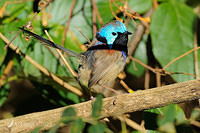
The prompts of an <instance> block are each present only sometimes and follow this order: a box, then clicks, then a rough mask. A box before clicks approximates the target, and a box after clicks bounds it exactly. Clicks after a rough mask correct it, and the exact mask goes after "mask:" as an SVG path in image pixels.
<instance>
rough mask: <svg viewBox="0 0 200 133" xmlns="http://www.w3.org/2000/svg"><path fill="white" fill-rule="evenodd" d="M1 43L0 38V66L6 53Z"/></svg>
mask: <svg viewBox="0 0 200 133" xmlns="http://www.w3.org/2000/svg"><path fill="white" fill-rule="evenodd" d="M3 44H4V42H3V40H1V39H0V66H1V65H2V63H3V61H4V59H5V57H6V53H7V49H4V47H5V46H6V45H3Z"/></svg>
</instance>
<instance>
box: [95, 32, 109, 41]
mask: <svg viewBox="0 0 200 133" xmlns="http://www.w3.org/2000/svg"><path fill="white" fill-rule="evenodd" d="M96 38H97V40H98V41H100V42H102V43H107V40H106V38H105V37H102V36H101V35H100V34H99V33H97V34H96Z"/></svg>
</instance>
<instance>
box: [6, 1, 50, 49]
mask: <svg viewBox="0 0 200 133" xmlns="http://www.w3.org/2000/svg"><path fill="white" fill-rule="evenodd" d="M52 1H53V0H49V1H48V2H47V3H46V4H45V5H44V6H43V7H42V8H41V10H40V11H42V10H44V8H45V7H46V6H47V5H49V3H51V2H52ZM38 13H39V12H35V15H34V16H33V18H32V19H31V20H30V21H28V22H27V23H26V24H25V25H24V26H23V27H26V26H27V25H29V24H30V23H32V21H33V20H34V19H35V17H36V16H37V14H38ZM20 32H21V30H19V31H18V33H17V35H16V36H15V37H14V38H13V39H12V40H11V41H10V42H9V43H7V45H6V46H5V47H4V49H6V48H7V47H8V46H9V45H10V44H11V43H12V42H13V41H14V40H15V39H16V38H17V37H18V36H19V33H20Z"/></svg>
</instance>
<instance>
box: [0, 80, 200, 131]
mask: <svg viewBox="0 0 200 133" xmlns="http://www.w3.org/2000/svg"><path fill="white" fill-rule="evenodd" d="M114 99H115V98H114V97H109V98H104V99H103V107H102V112H101V113H102V115H101V118H104V117H111V116H117V115H121V114H123V113H130V112H134V111H140V110H144V109H151V108H157V107H162V106H166V105H168V104H169V103H182V102H186V101H191V100H196V99H200V80H198V79H196V80H191V81H186V82H182V83H176V84H172V85H167V86H163V87H157V88H153V89H148V90H143V91H136V92H134V93H130V94H122V95H118V96H117V99H116V101H115V104H114V105H113V100H114ZM67 107H73V108H74V109H75V110H76V113H77V116H78V117H82V118H91V113H92V105H91V101H88V102H84V103H79V104H75V105H71V106H67ZM67 107H62V108H58V109H53V110H48V111H43V112H38V113H31V114H27V115H23V116H18V117H15V118H10V119H5V120H0V132H8V131H9V130H11V132H15V133H18V132H30V131H31V130H33V129H34V128H36V127H39V126H42V130H45V129H46V130H47V129H49V128H51V127H52V126H54V124H55V123H56V122H57V121H59V119H60V117H61V114H62V112H63V110H64V109H66V108H67ZM10 124H12V126H10Z"/></svg>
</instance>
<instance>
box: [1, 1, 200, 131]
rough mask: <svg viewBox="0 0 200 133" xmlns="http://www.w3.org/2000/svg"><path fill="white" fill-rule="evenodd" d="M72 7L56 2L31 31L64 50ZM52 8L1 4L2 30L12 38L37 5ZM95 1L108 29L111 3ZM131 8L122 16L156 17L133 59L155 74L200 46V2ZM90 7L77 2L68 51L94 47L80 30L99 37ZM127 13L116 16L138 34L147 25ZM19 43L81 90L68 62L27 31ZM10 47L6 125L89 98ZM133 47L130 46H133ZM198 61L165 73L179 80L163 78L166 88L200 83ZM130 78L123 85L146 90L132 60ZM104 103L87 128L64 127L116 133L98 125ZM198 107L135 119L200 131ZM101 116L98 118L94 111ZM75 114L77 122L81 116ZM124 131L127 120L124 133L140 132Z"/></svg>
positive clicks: (154, 126) (161, 127)
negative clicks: (16, 118) (8, 121)
mask: <svg viewBox="0 0 200 133" xmlns="http://www.w3.org/2000/svg"><path fill="white" fill-rule="evenodd" d="M74 1H75V0H54V1H52V2H51V3H50V4H49V6H47V7H46V8H45V10H43V11H42V12H40V13H38V14H37V16H36V18H35V19H34V20H33V21H32V26H33V32H34V33H37V34H39V35H41V36H43V37H45V38H47V36H46V35H45V33H44V30H47V31H48V33H49V34H50V36H51V37H52V39H53V40H54V42H56V43H57V44H62V40H63V33H64V30H65V27H66V24H67V22H68V20H69V16H70V11H72V8H71V7H72V5H73V2H74ZM113 1H114V2H111V6H112V9H113V10H114V11H115V12H116V11H119V8H120V7H125V6H124V5H126V4H125V1H126V0H113ZM47 2H48V0H35V1H32V0H18V1H17V0H9V1H7V0H1V1H0V32H1V33H2V34H3V35H4V36H6V37H7V38H8V39H9V40H11V39H12V38H13V37H14V36H15V35H16V32H15V31H18V28H17V27H22V26H23V25H25V24H26V23H27V22H28V21H30V20H31V19H32V18H33V16H34V12H37V11H39V10H40V9H41V7H40V6H38V4H39V5H40V4H45V3H47ZM94 2H95V4H96V6H97V9H98V11H99V13H100V16H101V18H102V20H103V22H104V23H107V22H109V21H111V20H113V19H115V17H114V16H113V14H112V12H111V6H110V5H109V1H108V0H94ZM157 4H158V5H157ZM116 5H118V6H116ZM127 5H128V7H129V10H128V11H124V14H125V12H130V13H132V14H134V13H137V14H140V15H141V16H143V15H145V14H146V13H148V12H150V11H151V10H152V9H154V10H153V12H151V14H152V15H151V22H150V24H149V26H147V27H146V30H145V32H144V34H142V39H141V41H140V42H139V45H138V46H137V48H136V50H135V52H134V53H133V57H134V58H137V59H139V60H140V61H142V62H144V63H145V64H147V65H149V66H151V67H154V68H155V67H160V68H161V67H162V68H164V67H165V66H166V65H167V64H168V63H169V62H171V61H172V60H174V59H175V58H177V57H178V56H180V55H183V54H184V53H186V52H188V51H190V50H191V49H192V48H194V42H195V41H196V42H197V44H199V39H200V36H199V31H200V26H199V24H200V23H199V22H200V21H199V17H200V1H199V0H192V1H191V0H127ZM92 7H93V5H92V1H91V0H77V1H75V6H74V7H73V12H72V15H71V20H70V24H69V29H68V31H67V34H66V36H65V37H66V39H65V42H64V46H65V47H66V48H69V49H71V50H73V51H76V52H79V53H80V52H83V47H84V44H86V43H88V42H87V40H86V39H85V38H84V37H83V35H81V33H80V32H79V30H78V29H77V27H78V28H80V29H81V32H82V33H83V34H84V35H85V36H86V37H87V38H89V39H90V40H92V38H93V34H94V33H93V28H92V26H93V18H92V9H93V8H92ZM124 14H123V13H122V12H116V15H117V16H118V17H119V18H121V19H123V20H125V22H128V23H126V24H127V28H128V31H131V32H133V33H134V32H135V30H136V29H137V26H136V25H139V24H141V23H142V22H141V21H139V20H135V21H134V22H133V21H132V20H131V19H130V18H129V17H125V16H124ZM96 26H97V28H100V27H101V23H100V20H99V19H98V18H97V23H96ZM135 37H137V36H135ZM133 38H134V36H133ZM13 44H14V45H15V46H17V47H19V49H20V50H21V51H22V52H23V53H25V54H26V55H29V56H30V57H31V58H32V59H34V60H35V61H36V62H38V63H39V64H40V65H42V66H44V67H45V68H47V70H49V71H50V72H52V73H54V74H56V75H57V76H58V77H60V78H61V79H63V80H64V81H66V82H67V83H69V84H70V85H72V86H74V87H76V88H78V89H80V90H81V86H80V85H79V84H78V83H77V81H76V79H75V78H74V77H73V76H72V75H71V73H70V72H69V71H68V69H67V67H65V65H64V64H63V63H62V61H61V60H60V59H58V57H56V56H55V55H54V54H52V52H51V51H49V50H48V49H47V48H46V47H44V46H43V45H41V44H40V43H39V42H37V41H36V40H34V39H30V40H29V41H26V40H25V39H24V38H23V37H22V33H20V36H18V37H17V38H16V39H15V40H14V41H13ZM5 45H6V44H5V43H4V42H3V40H2V39H0V76H1V78H0V118H1V119H5V118H9V117H14V116H18V115H23V114H27V113H31V112H36V111H43V110H48V109H53V108H57V107H62V106H66V105H71V104H76V103H80V102H83V101H85V100H86V99H84V98H82V97H79V96H78V95H76V94H74V93H72V92H70V91H68V90H66V89H65V88H64V87H63V86H61V85H59V84H57V83H56V82H55V81H53V79H51V78H50V77H48V76H46V75H44V74H43V73H42V72H41V71H40V70H38V69H37V68H36V67H35V66H34V65H32V64H31V63H30V62H28V61H27V60H26V59H25V58H24V57H22V56H20V55H17V54H15V52H14V51H12V50H11V49H10V48H7V49H4V47H5ZM130 45H131V43H129V46H130ZM198 46H199V45H198ZM198 53H199V52H198ZM199 55H200V54H198V58H197V59H194V54H193V52H192V53H189V54H187V55H186V56H184V57H183V58H181V59H179V60H177V61H175V62H174V63H173V64H172V65H170V66H168V67H166V69H165V70H166V71H169V72H174V73H175V74H170V75H167V76H163V77H162V78H161V84H162V85H165V84H171V83H175V82H183V81H187V80H192V79H195V78H198V77H199V75H196V73H195V69H196V68H195V65H194V64H195V63H194V62H196V63H197V64H199V65H200V56H199ZM67 60H68V62H69V64H70V66H71V67H72V68H73V69H74V70H75V71H77V70H78V62H77V59H76V58H74V57H68V58H67ZM198 69H199V68H198ZM125 72H126V74H127V77H126V78H125V82H126V83H127V84H128V86H129V87H130V88H132V89H133V90H137V89H144V88H145V87H144V86H145V85H144V84H145V75H146V73H147V70H146V69H145V68H144V67H143V66H142V65H140V64H139V63H136V62H134V63H133V62H132V61H131V62H130V63H129V64H127V67H126V68H125ZM148 73H149V74H150V80H149V87H150V88H152V87H156V86H157V85H158V84H157V81H156V76H155V74H154V73H152V72H148ZM177 73H178V74H177ZM180 73H181V74H180ZM191 74H192V75H196V77H194V76H191ZM97 101H98V100H97ZM100 101H101V98H99V101H98V102H97V103H99V105H98V106H95V108H94V110H93V112H94V114H93V117H94V121H93V122H90V123H89V122H85V121H84V120H83V119H81V118H69V119H71V120H69V121H67V122H66V121H63V122H64V123H65V124H69V123H70V125H69V126H70V130H71V132H81V131H82V132H86V131H87V132H114V131H115V130H113V129H112V128H111V127H110V126H108V125H109V124H105V123H101V122H99V121H97V120H95V119H96V118H98V115H99V114H98V112H100V110H101V107H100V105H101V102H100ZM194 103H195V102H191V103H186V104H181V105H179V106H178V105H173V104H170V105H169V106H166V107H162V108H156V109H151V110H145V111H142V112H136V113H139V117H136V118H135V121H136V122H138V123H139V124H140V123H141V121H142V120H144V121H145V128H146V131H147V132H162V131H163V132H198V130H199V127H200V125H199V120H200V116H199V113H200V111H199V108H196V109H194V108H193V107H194V105H195V104H194ZM180 107H181V108H180ZM95 110H96V111H97V113H95ZM67 111H68V112H67ZM67 111H66V112H67V113H66V112H64V113H63V118H67V119H68V117H69V115H68V114H69V112H70V114H73V109H69V110H67ZM73 115H74V116H75V113H74V114H73ZM186 117H187V118H186ZM191 121H196V122H197V123H198V124H197V125H195V124H193V123H192V122H191ZM123 125H124V124H123V122H121V128H120V130H121V132H125V131H128V132H138V131H136V130H134V129H132V128H130V127H128V126H125V127H124V126H123ZM57 128H58V125H55V127H54V128H52V129H51V130H50V132H55V131H56V129H57ZM36 131H37V130H35V132H36Z"/></svg>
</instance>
